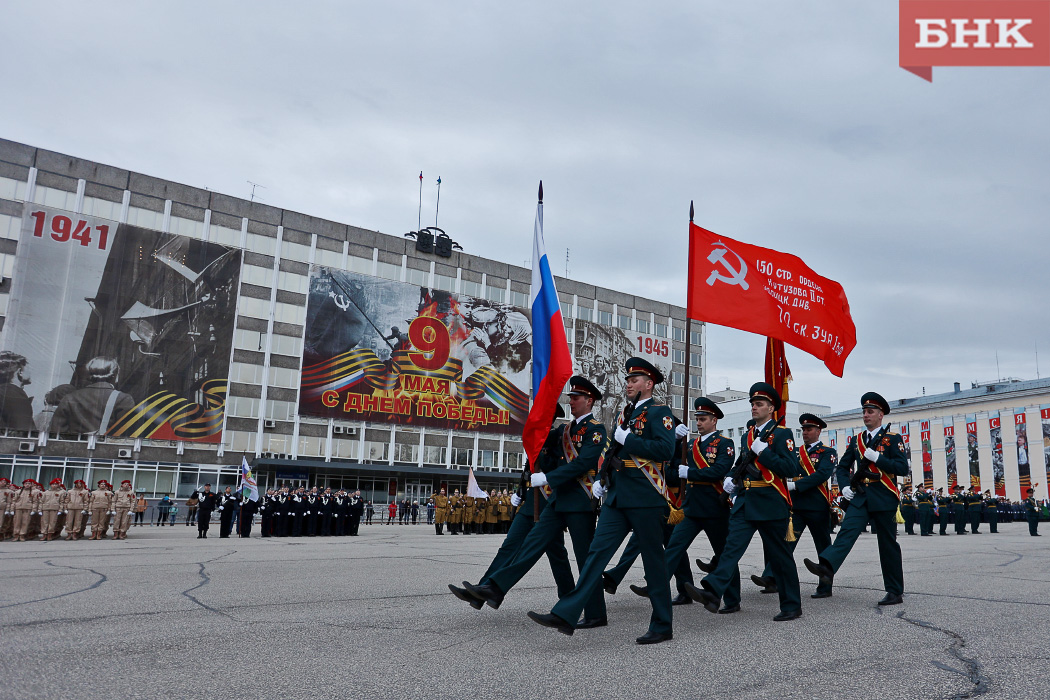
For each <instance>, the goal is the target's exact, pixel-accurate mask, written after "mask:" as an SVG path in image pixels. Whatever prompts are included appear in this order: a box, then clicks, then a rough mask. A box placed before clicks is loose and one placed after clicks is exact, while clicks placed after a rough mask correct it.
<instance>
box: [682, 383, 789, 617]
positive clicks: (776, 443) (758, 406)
mask: <svg viewBox="0 0 1050 700" xmlns="http://www.w3.org/2000/svg"><path fill="white" fill-rule="evenodd" d="M748 393H749V394H750V402H751V417H752V418H753V419H754V421H755V422H754V425H752V426H751V427H750V428H749V429H748V431H747V433H746V434H744V435H742V436H741V438H740V456H739V457H738V458H737V462H736V465H735V466H734V469H733V475H732V476H728V477H726V479H725V480H724V481H723V482H722V488H723V490H724V491H725V492H726V493H728V494H730V495H731V496H734V498H733V506H732V509H731V510H730V515H729V533H728V535H727V536H726V546H725V549H724V550H723V551H722V556H721V557H720V559H719V562H718V566H716V567H715V570H714V571H713V572H711V573H710V574H708V575H707V576H706V577H704V579H702V580H701V581H700V585H701V586H702V587H703V588H697V587H696V586H691V585H688V584H687V585H686V586H685V589H686V593H687V594H688V595H689V597H690V598H692V599H693V600H695V601H697V602H698V603H703V605H704V607H705V608H706V609H707V610H708V612H713V613H714V612H718V604H719V602H720V601H721V600H722V597H723V596H724V595H725V593H726V590H727V589H728V587H729V584H730V582H731V581H732V578H733V574H734V571H736V570H737V569H736V567H737V564H738V563H739V561H740V557H742V556H743V555H744V552H745V551H747V546H748V544H749V543H750V542H751V539H752V538H753V537H754V535H755V531H756V530H757V531H758V533H759V535H760V536H761V537H762V547H763V550H764V551H765V554H766V557H767V558H768V560H769V564H770V566H771V568H772V573H773V577H774V579H775V581H776V585H777V592H778V594H779V597H780V612H779V613H778V614H777V615H775V616H774V617H773V620H775V621H777V622H783V621H786V620H795V619H797V618H799V617H801V616H802V594H801V592H800V591H799V583H798V569H797V568H796V567H795V562H794V560H793V559H792V558H791V550H790V549H789V548H788V542H787V538H788V536H789V533H790V528H791V492H790V491H789V490H788V485H787V484H788V481H787V480H788V479H790V478H791V477H794V476H798V475H799V474H800V473H801V466H800V464H799V457H798V455H797V454H796V453H795V441H794V439H793V438H792V437H791V431H790V430H788V429H787V428H782V427H780V426H778V425H777V420H776V414H777V411H779V410H780V407H781V399H780V394H779V393H778V392H777V390H776V389H775V388H773V386H772V385H770V384H768V383H766V382H757V383H755V384H753V385H752V386H751V390H750V391H749V392H748Z"/></svg>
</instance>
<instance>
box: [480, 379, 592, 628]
mask: <svg viewBox="0 0 1050 700" xmlns="http://www.w3.org/2000/svg"><path fill="white" fill-rule="evenodd" d="M569 387H570V388H569V411H570V413H571V414H572V417H573V420H572V422H571V423H569V424H568V425H563V426H560V427H559V428H557V429H556V431H555V433H556V434H557V435H558V441H559V443H558V445H557V447H556V448H555V450H556V454H557V457H558V466H557V467H556V468H555V469H554V470H552V471H550V472H549V473H547V474H544V473H543V472H538V473H535V474H533V475H532V479H531V484H532V486H533V487H537V486H539V487H541V488H542V487H544V486H548V485H549V488H550V489H551V494H550V497H549V498H548V500H547V507H546V508H544V509H543V512H542V513H541V514H540V519H539V520H538V521H537V522H536V525H535V526H534V527H533V528H532V530H531V531H530V532H529V534H528V535H527V536H526V537H525V541H524V542H522V544H521V549H519V550H518V553H517V555H516V556H515V557H514V560H513V561H512V562H510V563H509V564H507V565H506V566H505V567H503V568H502V569H500V570H499V571H496V572H494V573H492V574H491V575H489V577H488V581H487V583H482V584H479V585H477V586H474V585H472V584H470V583H468V582H466V581H464V582H463V586H464V587H465V588H466V589H467V590H468V591H469V592H470V593H471V594H472V595H473V596H474V597H475V598H478V599H479V600H484V601H488V602H490V603H491V604H492V605H493V607H496V606H498V604H499V603H501V602H502V601H503V597H504V596H505V595H506V594H507V593H508V592H510V589H511V588H513V587H514V585H515V584H516V583H517V582H518V581H520V580H521V578H522V577H523V576H524V575H525V574H527V573H528V572H529V570H530V569H532V567H533V566H534V565H535V564H536V562H537V561H539V559H540V557H541V556H543V553H544V552H545V551H546V550H547V547H548V546H550V544H551V543H552V542H554V541H555V540H560V541H564V537H563V535H562V530H563V529H568V531H569V537H570V538H571V539H572V549H573V552H574V553H575V555H576V565H577V566H578V567H579V568H580V570H581V571H582V570H583V566H584V563H585V562H586V560H587V552H588V550H590V547H591V540H592V539H593V537H594V516H593V511H594V506H593V504H592V501H591V487H592V485H593V484H594V482H595V479H596V478H597V474H598V460H599V458H600V457H601V455H602V450H603V449H604V448H605V426H604V425H602V423H601V421H599V420H598V419H596V418H595V417H594V416H593V415H592V414H591V408H592V407H593V406H594V402H595V401H600V400H601V398H602V393H601V392H600V391H598V389H597V388H596V387H595V386H594V385H593V384H591V382H590V381H588V380H587V379H586V378H584V377H579V376H577V377H572V378H571V379H570V380H569ZM607 624H608V618H607V617H606V612H605V593H604V591H603V590H602V588H601V587H600V586H595V587H594V589H593V590H592V592H591V596H590V598H589V599H588V600H587V601H586V603H585V605H584V619H583V620H580V621H579V622H577V623H576V625H575V627H576V629H587V628H591V627H604V626H605V625H607Z"/></svg>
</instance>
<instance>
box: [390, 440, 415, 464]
mask: <svg viewBox="0 0 1050 700" xmlns="http://www.w3.org/2000/svg"><path fill="white" fill-rule="evenodd" d="M418 454H419V445H407V444H397V443H395V444H394V461H395V462H408V463H410V464H415V463H416V462H417V455H418Z"/></svg>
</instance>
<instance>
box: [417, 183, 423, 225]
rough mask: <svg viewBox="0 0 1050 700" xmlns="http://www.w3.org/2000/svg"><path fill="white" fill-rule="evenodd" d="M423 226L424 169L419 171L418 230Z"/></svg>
mask: <svg viewBox="0 0 1050 700" xmlns="http://www.w3.org/2000/svg"><path fill="white" fill-rule="evenodd" d="M422 228H423V171H422V170H420V171H419V214H418V216H417V218H416V230H417V231H420V230H422Z"/></svg>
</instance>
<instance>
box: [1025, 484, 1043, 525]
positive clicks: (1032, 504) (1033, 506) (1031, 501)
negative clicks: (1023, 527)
mask: <svg viewBox="0 0 1050 700" xmlns="http://www.w3.org/2000/svg"><path fill="white" fill-rule="evenodd" d="M1025 494H1026V495H1027V496H1028V498H1026V499H1024V514H1025V517H1026V518H1028V534H1029V535H1031V536H1032V537H1039V536H1040V535H1039V501H1037V500H1035V489H1028V490H1027V491H1025Z"/></svg>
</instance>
